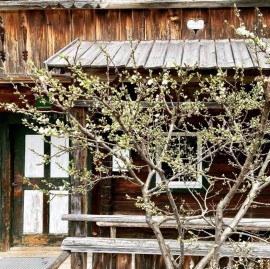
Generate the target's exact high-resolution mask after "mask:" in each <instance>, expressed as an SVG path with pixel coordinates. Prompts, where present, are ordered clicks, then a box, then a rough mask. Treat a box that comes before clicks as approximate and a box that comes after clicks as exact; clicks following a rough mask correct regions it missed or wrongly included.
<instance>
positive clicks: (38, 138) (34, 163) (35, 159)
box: [24, 135, 44, 178]
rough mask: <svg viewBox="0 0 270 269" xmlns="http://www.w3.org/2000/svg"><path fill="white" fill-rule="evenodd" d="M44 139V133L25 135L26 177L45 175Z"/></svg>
mask: <svg viewBox="0 0 270 269" xmlns="http://www.w3.org/2000/svg"><path fill="white" fill-rule="evenodd" d="M43 154H44V141H43V136H42V135H26V136H25V164H24V176H25V177H38V178H40V177H44V164H43Z"/></svg>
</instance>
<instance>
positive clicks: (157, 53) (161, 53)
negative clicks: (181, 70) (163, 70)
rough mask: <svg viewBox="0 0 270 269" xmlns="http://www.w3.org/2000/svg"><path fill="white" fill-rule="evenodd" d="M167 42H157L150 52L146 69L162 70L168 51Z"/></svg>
mask: <svg viewBox="0 0 270 269" xmlns="http://www.w3.org/2000/svg"><path fill="white" fill-rule="evenodd" d="M168 43H169V42H168V41H167V40H157V41H156V42H155V43H154V45H153V47H152V50H151V52H150V55H149V57H148V60H147V62H146V64H145V66H144V67H145V68H160V67H164V59H165V55H166V51H167V45H168Z"/></svg>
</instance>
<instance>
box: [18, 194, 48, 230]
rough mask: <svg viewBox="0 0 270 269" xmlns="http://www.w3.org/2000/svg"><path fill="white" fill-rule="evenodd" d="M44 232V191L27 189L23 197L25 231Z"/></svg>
mask: <svg viewBox="0 0 270 269" xmlns="http://www.w3.org/2000/svg"><path fill="white" fill-rule="evenodd" d="M42 232H43V193H42V192H40V191H37V190H25V191H24V199H23V233H24V234H32V233H33V234H42Z"/></svg>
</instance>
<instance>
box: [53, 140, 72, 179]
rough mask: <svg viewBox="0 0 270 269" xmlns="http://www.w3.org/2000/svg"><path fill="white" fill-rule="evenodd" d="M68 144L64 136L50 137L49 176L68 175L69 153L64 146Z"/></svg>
mask: <svg viewBox="0 0 270 269" xmlns="http://www.w3.org/2000/svg"><path fill="white" fill-rule="evenodd" d="M68 146H69V140H68V139H66V138H58V137H54V136H52V137H51V157H52V158H51V163H50V168H51V169H50V176H51V177H61V178H63V177H65V178H67V177H68V176H69V175H68V165H69V154H68V152H65V148H67V147H68Z"/></svg>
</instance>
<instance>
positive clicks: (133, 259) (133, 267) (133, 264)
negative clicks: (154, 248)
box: [131, 253, 136, 269]
mask: <svg viewBox="0 0 270 269" xmlns="http://www.w3.org/2000/svg"><path fill="white" fill-rule="evenodd" d="M135 258H136V257H135V254H134V253H132V254H131V269H135V265H136V264H135Z"/></svg>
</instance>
